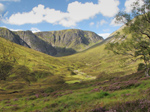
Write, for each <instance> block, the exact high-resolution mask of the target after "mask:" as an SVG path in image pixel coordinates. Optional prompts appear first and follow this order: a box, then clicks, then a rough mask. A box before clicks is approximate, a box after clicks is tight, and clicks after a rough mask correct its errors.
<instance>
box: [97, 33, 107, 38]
mask: <svg viewBox="0 0 150 112" xmlns="http://www.w3.org/2000/svg"><path fill="white" fill-rule="evenodd" d="M98 35H99V36H102V37H103V38H104V39H106V38H107V37H108V36H109V35H110V33H100V34H98Z"/></svg>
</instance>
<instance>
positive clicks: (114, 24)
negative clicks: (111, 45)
mask: <svg viewBox="0 0 150 112" xmlns="http://www.w3.org/2000/svg"><path fill="white" fill-rule="evenodd" d="M110 25H111V26H122V25H123V22H121V21H116V18H114V19H113V20H112V21H111V23H110Z"/></svg>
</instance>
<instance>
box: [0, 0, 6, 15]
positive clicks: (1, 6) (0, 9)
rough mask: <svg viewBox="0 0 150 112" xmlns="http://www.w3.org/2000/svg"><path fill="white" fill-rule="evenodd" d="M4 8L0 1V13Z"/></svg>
mask: <svg viewBox="0 0 150 112" xmlns="http://www.w3.org/2000/svg"><path fill="white" fill-rule="evenodd" d="M4 10H5V6H4V5H3V4H1V3H0V14H2V13H3V12H4Z"/></svg>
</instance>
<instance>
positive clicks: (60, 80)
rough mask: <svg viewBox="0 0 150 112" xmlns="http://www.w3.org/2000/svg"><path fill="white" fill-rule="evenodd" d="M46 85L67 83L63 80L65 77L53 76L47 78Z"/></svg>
mask: <svg viewBox="0 0 150 112" xmlns="http://www.w3.org/2000/svg"><path fill="white" fill-rule="evenodd" d="M43 82H44V83H47V84H64V83H65V81H64V79H63V77H61V76H56V75H55V76H51V77H47V79H46V80H44V81H43Z"/></svg>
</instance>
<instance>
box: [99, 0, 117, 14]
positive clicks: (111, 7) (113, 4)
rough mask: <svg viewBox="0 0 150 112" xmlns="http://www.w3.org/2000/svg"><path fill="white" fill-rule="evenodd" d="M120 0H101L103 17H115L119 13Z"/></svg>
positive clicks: (100, 5)
mask: <svg viewBox="0 0 150 112" xmlns="http://www.w3.org/2000/svg"><path fill="white" fill-rule="evenodd" d="M118 5H119V0H99V7H100V12H101V14H102V15H103V16H107V17H113V16H115V15H116V14H117V13H118V12H119V8H118Z"/></svg>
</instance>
